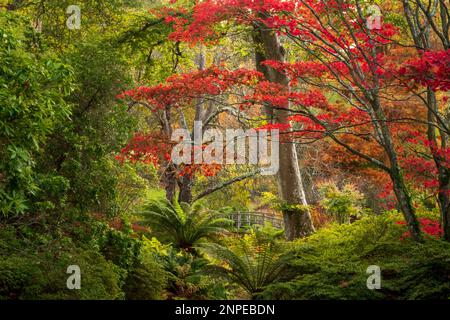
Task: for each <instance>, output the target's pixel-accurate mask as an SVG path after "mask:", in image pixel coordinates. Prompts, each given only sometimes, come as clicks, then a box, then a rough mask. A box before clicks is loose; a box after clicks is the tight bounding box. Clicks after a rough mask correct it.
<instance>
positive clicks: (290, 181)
mask: <svg viewBox="0 0 450 320" xmlns="http://www.w3.org/2000/svg"><path fill="white" fill-rule="evenodd" d="M253 40H254V44H255V51H256V52H255V55H256V68H257V70H258V71H260V72H262V73H263V74H264V75H265V77H266V79H267V80H268V81H271V82H274V83H277V84H281V85H283V86H284V87H286V89H287V90H289V79H288V78H287V76H286V75H284V74H282V73H280V72H277V71H275V70H273V69H271V68H268V67H266V66H264V65H262V64H261V63H262V62H263V61H265V60H276V61H280V62H284V61H285V52H284V48H283V47H282V46H281V45H280V43H279V41H278V37H277V35H276V33H274V32H272V31H271V30H268V29H266V28H264V27H263V26H259V25H256V26H255V28H254V31H253ZM287 107H289V106H287ZM266 113H267V116H268V117H269V118H271V119H272V121H273V122H275V123H287V122H288V117H289V116H290V112H288V111H284V110H274V109H273V108H272V107H271V106H267V107H266ZM277 179H278V189H279V195H280V197H281V200H282V201H283V202H284V203H285V204H286V206H285V208H286V209H285V210H284V212H283V215H284V221H285V230H286V238H287V239H288V240H294V239H296V238H299V237H305V236H308V235H310V234H311V233H313V232H314V231H315V230H314V226H313V222H312V218H311V214H310V212H309V210H308V209H307V201H306V197H305V191H304V188H303V181H302V176H301V172H300V167H299V163H298V156H297V150H296V146H295V144H294V143H291V142H289V141H285V142H284V143H283V142H282V143H281V145H280V170H279V172H278V175H277ZM296 205H300V207H301V208H302V209H299V210H294V211H293V210H292V209H291V207H292V206H296Z"/></svg>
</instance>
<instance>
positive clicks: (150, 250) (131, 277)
mask: <svg viewBox="0 0 450 320" xmlns="http://www.w3.org/2000/svg"><path fill="white" fill-rule="evenodd" d="M157 243H158V242H157V240H156V239H153V240H152V241H150V240H148V239H147V238H145V237H144V238H143V246H142V250H141V253H140V261H139V262H138V263H137V264H136V265H135V266H134V268H133V269H132V270H131V271H130V273H129V274H128V277H127V280H126V283H125V286H124V291H125V297H126V299H130V300H159V299H163V298H165V294H164V292H165V289H166V288H167V286H168V280H169V276H170V274H169V273H168V272H167V271H166V270H164V267H163V265H162V264H161V263H160V259H158V258H159V256H158V255H157V254H156V251H155V250H154V248H155V245H156V244H157Z"/></svg>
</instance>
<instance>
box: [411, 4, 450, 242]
mask: <svg viewBox="0 0 450 320" xmlns="http://www.w3.org/2000/svg"><path fill="white" fill-rule="evenodd" d="M402 4H403V10H404V15H405V19H406V21H407V24H408V28H409V32H410V35H411V38H412V39H411V40H412V41H411V42H412V43H413V45H414V46H415V47H416V49H417V51H418V55H419V58H418V59H416V60H415V61H412V62H411V63H410V64H408V65H406V67H405V72H406V73H409V76H410V77H411V78H412V79H415V80H416V81H417V82H419V83H420V82H422V83H421V84H422V85H424V86H425V87H426V90H425V92H421V91H416V95H417V98H418V99H419V100H420V101H421V102H422V103H423V105H424V106H425V108H426V109H427V122H428V125H427V127H428V129H427V135H426V137H427V140H428V142H429V149H430V153H431V156H432V159H433V161H434V164H435V166H436V169H437V182H438V183H437V188H438V191H437V194H438V203H439V208H440V211H441V217H442V224H443V228H444V234H445V235H444V237H445V239H447V240H448V241H450V166H449V161H450V156H449V155H448V153H449V150H450V146H449V143H450V140H449V138H450V105H449V104H448V102H447V103H445V102H444V103H443V106H440V101H439V98H438V97H437V93H436V92H437V91H444V92H445V91H448V90H450V84H449V82H450V80H449V78H448V76H449V74H448V72H449V71H448V70H449V69H450V33H449V30H450V7H449V4H448V3H447V2H446V1H444V0H433V1H422V0H417V1H410V0H402Z"/></svg>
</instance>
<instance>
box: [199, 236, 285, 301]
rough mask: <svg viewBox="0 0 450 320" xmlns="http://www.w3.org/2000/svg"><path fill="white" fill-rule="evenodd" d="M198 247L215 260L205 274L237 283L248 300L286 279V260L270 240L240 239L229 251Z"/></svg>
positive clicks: (215, 245)
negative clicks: (248, 296) (246, 294)
mask: <svg viewBox="0 0 450 320" xmlns="http://www.w3.org/2000/svg"><path fill="white" fill-rule="evenodd" d="M202 248H203V249H204V250H205V251H206V253H208V254H209V255H211V256H212V257H214V258H215V259H216V261H217V263H216V264H213V265H210V266H209V267H208V269H207V271H208V272H209V273H215V274H217V275H218V276H221V277H224V278H226V279H228V280H230V281H231V282H233V283H236V284H238V285H239V286H241V287H242V288H243V289H244V290H245V291H247V293H249V294H250V296H251V297H252V298H255V296H256V295H257V294H258V293H259V292H261V291H263V289H264V288H265V287H266V286H268V285H270V284H273V283H275V282H278V281H281V280H283V279H285V278H286V277H288V274H287V273H286V271H287V268H288V262H289V260H290V257H289V255H288V254H285V253H284V249H283V248H282V247H280V246H279V245H278V244H277V243H276V242H274V241H270V242H268V241H261V240H260V239H259V238H258V237H256V238H253V239H250V240H249V239H248V238H247V239H245V238H244V239H241V240H240V241H239V242H238V245H237V246H235V247H233V248H231V249H230V248H225V247H223V246H220V245H218V244H207V245H203V246H202Z"/></svg>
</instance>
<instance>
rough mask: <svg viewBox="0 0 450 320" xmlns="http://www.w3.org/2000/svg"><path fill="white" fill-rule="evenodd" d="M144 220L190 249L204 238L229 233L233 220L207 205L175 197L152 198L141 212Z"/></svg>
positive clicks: (163, 236)
mask: <svg viewBox="0 0 450 320" xmlns="http://www.w3.org/2000/svg"><path fill="white" fill-rule="evenodd" d="M140 215H141V217H142V218H143V223H145V224H146V225H148V226H150V227H151V228H152V230H153V231H154V232H155V233H156V234H157V235H160V236H161V239H165V240H167V241H169V242H171V243H173V244H174V245H175V246H177V247H178V248H182V249H186V250H191V249H192V247H193V246H194V245H195V244H197V243H198V242H199V241H201V240H203V239H211V238H213V237H214V236H217V235H219V234H224V233H226V232H227V230H226V227H227V226H231V225H232V223H233V222H232V221H230V220H228V219H225V218H221V217H220V216H219V212H216V211H213V210H210V209H207V208H205V207H204V206H202V205H201V204H199V203H196V204H193V205H192V206H191V205H189V204H187V203H181V204H179V203H178V202H177V201H176V200H175V201H174V203H173V204H172V203H170V202H169V201H167V200H157V201H150V202H149V203H148V204H147V205H146V206H145V208H144V209H143V210H142V212H141V213H140Z"/></svg>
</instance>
